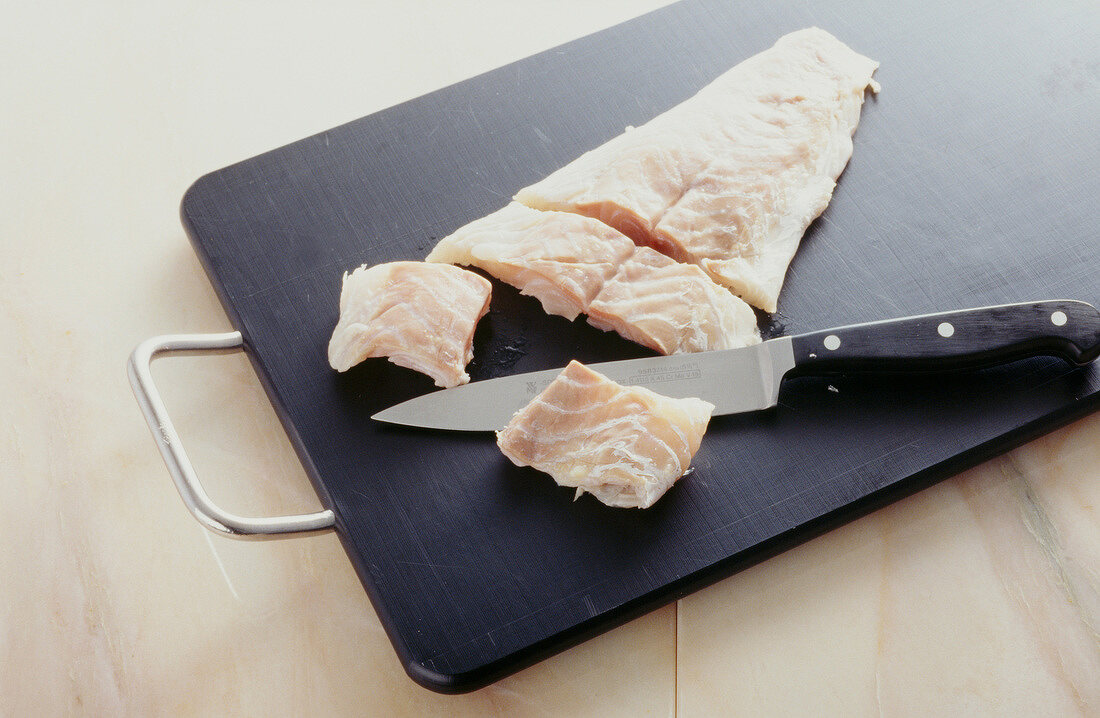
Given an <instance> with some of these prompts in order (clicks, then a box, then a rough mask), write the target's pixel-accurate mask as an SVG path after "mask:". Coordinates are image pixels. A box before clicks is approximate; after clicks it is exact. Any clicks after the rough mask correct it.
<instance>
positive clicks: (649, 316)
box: [588, 247, 760, 354]
mask: <svg viewBox="0 0 1100 718" xmlns="http://www.w3.org/2000/svg"><path fill="white" fill-rule="evenodd" d="M588 323H589V324H591V325H592V326H594V327H598V328H600V329H603V330H604V331H607V330H612V331H616V332H618V333H619V334H621V335H623V336H624V337H626V338H627V339H630V340H632V341H635V342H638V343H639V344H643V345H645V346H647V347H649V348H651V349H655V350H657V351H659V352H661V353H662V354H678V353H681V352H702V351H709V350H712V349H733V348H735V347H743V346H748V345H750V344H757V343H759V341H760V335H759V334H758V333H757V330H756V315H755V314H754V313H753V311H752V309H750V308H749V305H748V304H745V303H744V302H743V301H741V300H740V299H738V298H737V297H735V296H733V295H732V294H730V292H729V290H727V289H726V288H725V287H722V286H719V285H717V284H715V283H714V282H713V281H712V280H711V278H710V277H708V276H707V274H706V272H704V271H703V270H702V269H700V268H699V267H697V266H695V265H694V264H683V263H681V262H677V261H675V260H673V259H669V258H668V257H666V256H665V255H663V254H661V253H660V252H657V251H655V250H652V249H650V248H649V247H638V249H637V250H636V251H635V253H634V255H633V256H632V257H631V258H630V259H628V260H626V261H625V262H624V263H623V264H622V265H621V266H620V267H619V271H618V272H617V273H616V274H615V276H614V277H612V278H611V280H610V281H608V282H607V283H606V284H605V285H604V287H603V289H602V290H601V291H600V293H599V294H598V295H596V298H595V300H593V301H592V303H591V304H590V305H589V306H588Z"/></svg>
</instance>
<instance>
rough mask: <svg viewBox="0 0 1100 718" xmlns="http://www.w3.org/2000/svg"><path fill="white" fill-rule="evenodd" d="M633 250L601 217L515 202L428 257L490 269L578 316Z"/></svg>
mask: <svg viewBox="0 0 1100 718" xmlns="http://www.w3.org/2000/svg"><path fill="white" fill-rule="evenodd" d="M633 253H634V243H633V242H632V241H630V238H628V237H625V236H623V234H622V233H620V232H618V231H616V230H614V229H612V228H611V227H608V226H607V225H606V224H603V223H602V222H599V221H598V220H595V219H591V218H589V217H582V216H580V215H577V214H571V213H568V212H539V211H537V210H533V209H531V208H530V207H525V206H524V205H522V204H518V203H515V202H513V203H511V204H509V205H508V206H506V207H504V208H503V209H500V210H497V211H496V212H493V213H492V214H490V215H488V216H486V217H482V218H481V219H478V220H475V221H473V222H470V223H469V224H467V225H465V226H463V227H461V228H459V229H458V230H457V231H455V232H454V233H453V234H451V235H450V236H448V237H444V238H443V239H441V240H440V241H439V243H438V244H436V246H435V248H434V249H433V250H432V251H431V253H430V254H429V255H428V257H427V261H429V262H446V263H447V264H462V265H467V266H471V267H479V268H480V269H484V270H485V271H486V272H488V273H489V274H491V275H493V276H494V277H496V278H497V279H499V280H501V281H502V282H506V283H507V284H511V285H512V286H513V287H516V288H517V289H519V290H520V293H521V294H526V295H528V296H532V297H535V298H536V299H538V300H539V302H540V303H541V304H542V307H543V309H544V310H546V313H547V314H557V315H559V316H563V317H565V318H566V319H569V320H573V319H576V318H577V315H578V314H581V313H582V312H585V311H587V310H588V304H589V302H591V301H592V300H593V299H594V298H595V297H596V294H597V293H599V291H600V289H601V288H602V287H603V284H604V282H605V281H607V280H608V279H610V278H611V277H612V276H613V275H614V274H615V271H616V270H617V269H618V267H619V265H620V264H621V263H622V262H623V260H624V259H626V258H627V257H629V256H630V255H631V254H633Z"/></svg>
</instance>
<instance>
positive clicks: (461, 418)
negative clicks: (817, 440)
mask: <svg viewBox="0 0 1100 718" xmlns="http://www.w3.org/2000/svg"><path fill="white" fill-rule="evenodd" d="M1098 354H1100V312H1098V311H1097V310H1096V308H1095V307H1093V306H1092V305H1091V304H1088V303H1086V302H1078V301H1073V300H1053V301H1043V302H1025V303H1021V304H1002V305H998V306H992V307H980V308H977V309H964V310H961V311H954V312H942V313H939V314H922V315H920V316H914V317H905V318H902V319H888V320H885V321H879V322H868V323H866V324H852V325H849V326H844V327H837V328H834V329H825V330H822V331H817V332H810V333H809V334H798V335H795V336H789V337H778V338H776V339H769V340H767V341H765V342H761V343H759V344H755V345H753V346H750V347H744V348H739V349H721V350H717V351H709V352H699V353H695V354H673V355H671V356H658V357H648V358H644V359H627V360H624V361H612V362H602V363H597V364H589V365H588V366H589V367H590V368H592V369H594V370H595V371H598V372H600V373H601V374H603V375H605V376H607V377H608V378H609V379H612V380H613V381H616V382H618V383H619V384H623V385H627V386H644V387H647V388H649V389H652V390H653V391H655V392H657V393H658V394H664V395H665V396H671V397H675V398H683V397H689V396H694V397H699V398H701V399H706V400H707V401H709V402H711V403H712V404H714V406H715V409H714V412H713V414H714V415H715V416H719V415H722V414H736V413H740V412H745V411H758V410H761V409H767V408H769V407H772V406H775V405H776V403H778V400H779V386H780V384H781V383H782V381H783V380H784V379H786V378H789V377H793V376H804V375H830V374H841V373H849V372H929V371H949V370H959V369H975V368H980V367H985V366H990V365H993V364H1001V363H1005V362H1010V361H1014V360H1016V359H1023V358H1025V357H1030V356H1036V355H1052V356H1058V357H1062V358H1063V359H1066V360H1068V361H1070V362H1072V363H1073V364H1077V365H1084V364H1088V363H1089V362H1091V361H1092V360H1093V359H1095V358H1096V357H1097V355H1098ZM559 373H561V369H560V368H558V369H549V370H546V371H536V372H529V373H526V374H513V375H511V376H504V377H499V378H496V379H486V380H483V381H477V382H474V383H472V384H466V385H463V386H459V387H455V388H453V389H443V390H441V391H435V392H431V393H429V394H425V395H423V396H419V397H416V398H414V399H410V400H408V401H405V402H402V403H400V404H397V405H395V406H392V407H390V408H389V409H385V410H383V411H380V412H378V413H377V414H375V415H374V416H373V417H371V418H373V419H376V420H378V421H384V422H389V423H393V424H405V425H407V426H417V427H424V428H429V429H450V430H457V431H491V430H496V429H501V428H503V427H504V426H505V425H506V424H507V423H508V421H509V419H511V418H512V414H514V413H515V412H516V411H518V410H519V409H521V408H523V407H524V406H525V405H526V404H527V403H528V402H530V401H531V399H533V398H534V397H535V396H536V395H537V394H538V393H539V392H541V391H542V390H543V389H545V388H546V386H547V385H548V384H550V382H551V381H553V380H554V378H555V377H556V376H557V375H558V374H559Z"/></svg>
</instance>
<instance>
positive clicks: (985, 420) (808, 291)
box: [182, 0, 1100, 692]
mask: <svg viewBox="0 0 1100 718" xmlns="http://www.w3.org/2000/svg"><path fill="white" fill-rule="evenodd" d="M810 25H818V26H821V27H824V28H825V29H827V30H829V31H830V32H832V33H834V34H835V35H837V36H838V37H839V38H840V39H841V40H843V41H845V42H847V43H848V44H849V45H851V46H852V47H853V48H854V49H856V50H857V51H859V52H861V53H864V54H866V55H868V56H870V57H872V58H874V59H876V60H878V61H880V62H881V63H882V67H881V69H880V70H879V72H878V74H877V75H876V77H877V78H878V80H879V81H880V82H881V83H882V87H883V90H882V94H881V95H880V96H878V97H869V98H868V101H867V103H866V104H865V106H864V110H863V116H862V120H861V122H860V127H859V130H858V131H857V133H856V138H855V146H856V148H855V154H854V156H853V158H852V161H851V163H850V164H849V166H848V168H847V170H846V171H845V173H844V174H843V176H842V177H841V179H840V182H839V185H838V187H837V189H836V193H835V195H834V197H833V201H832V204H831V205H830V206H829V208H828V210H826V212H825V214H824V215H823V216H822V217H821V218H820V219H819V220H818V221H817V222H815V223H814V225H813V226H812V227H811V228H810V230H809V231H808V232H807V234H806V237H805V239H804V240H803V244H802V248H801V249H800V250H799V253H798V256H797V257H796V258H795V260H794V263H793V264H792V266H791V269H790V272H789V274H788V278H787V283H786V285H785V287H784V289H783V293H782V296H781V297H780V302H779V307H780V310H779V313H778V314H777V315H775V316H773V317H770V318H768V317H762V326H763V328H764V330H765V333H766V334H777V333H797V332H803V331H809V330H816V329H821V328H825V327H829V326H835V325H839V324H845V323H852V322H858V321H868V320H875V319H884V318H889V317H895V316H903V315H909V314H919V313H926V312H934V311H942V310H949V309H958V308H964V307H970V306H979V305H987V304H1001V303H1007V302H1014V301H1025V300H1035V299H1047V298H1074V299H1081V300H1085V301H1089V302H1093V303H1096V302H1097V301H1098V300H1100V287H1098V283H1097V280H1096V274H1095V273H1096V270H1097V268H1098V267H1100V239H1098V237H1097V233H1096V229H1095V224H1096V219H1097V202H1098V199H1100V170H1098V169H1097V168H1098V167H1100V139H1098V137H1100V135H1098V129H1100V127H1098V122H1097V118H1098V116H1100V89H1098V87H1100V48H1098V40H1097V38H1100V10H1098V9H1097V7H1096V6H1095V5H1094V4H1092V3H1090V2H1052V3H1045V4H1043V5H1042V6H1040V5H1038V4H1027V5H1021V6H1019V7H1009V6H1006V5H1005V4H1004V3H1002V2H979V3H955V2H940V3H937V2H927V1H913V2H905V3H881V2H845V3H826V2H814V3H796V2H770V1H767V0H747V1H742V2H714V1H707V0H688V1H687V2H683V3H680V4H677V5H673V6H670V7H668V8H665V9H663V10H659V11H657V12H654V13H651V14H649V15H646V16H643V17H641V18H638V19H636V20H633V21H631V22H628V23H625V24H622V25H619V26H617V27H613V28H611V29H608V30H605V31H603V32H600V33H597V34H595V35H592V36H589V37H585V38H582V39H580V40H577V41H575V42H571V43H569V44H567V45H564V46H562V47H559V48H555V49H553V50H550V51H547V52H544V53H541V54H539V55H536V56H534V57H530V58H527V59H525V60H521V61H519V62H516V63H513V64H511V65H508V66H506V67H502V68H500V69H497V70H494V71H492V72H489V73H486V74H484V75H481V76H478V77H475V78H473V79H471V80H467V81H465V82H461V83H459V84H457V85H454V86H451V87H448V88H445V89H443V90H440V91H438V92H434V93H432V94H430V95H427V96H424V97H421V98H419V99H416V100H412V101H410V102H407V103H405V104H402V105H399V106H397V107H394V108H391V109H388V110H385V111H382V112H379V113H377V114H374V115H371V116H369V117H365V118H363V119H360V120H356V121H354V122H351V123H349V124H346V125H343V126H341V127H337V128H335V129H332V130H330V131H328V132H323V133H321V134H318V135H316V136H313V137H310V138H307V139H304V140H301V141H299V142H295V143H293V144H290V145H287V146H286V147H282V148H280V149H277V150H274V151H272V152H269V153H266V154H263V155H260V156H259V157H255V158H252V159H250V160H246V161H244V162H241V163H239V164H236V165H233V166H231V167H227V168H225V169H222V170H219V171H217V172H213V173H211V174H209V175H206V176H204V177H202V178H201V179H199V180H198V181H197V182H196V183H195V184H194V186H192V187H191V188H190V190H189V191H188V192H187V194H186V196H185V198H184V200H183V206H182V216H183V222H184V225H185V226H186V228H187V231H188V232H189V234H190V236H191V238H192V240H193V241H194V244H195V248H196V250H197V251H198V253H199V255H200V256H201V257H202V259H203V261H204V263H205V266H206V268H207V270H208V272H209V273H210V277H211V280H212V282H213V284H214V286H215V287H216V288H217V291H218V292H219V294H220V296H221V298H222V301H223V303H224V305H225V307H226V309H227V311H228V312H229V315H230V316H231V318H232V320H233V322H234V324H235V325H236V327H237V328H238V329H239V330H240V331H241V332H242V333H243V335H244V338H245V342H246V346H247V349H248V352H249V354H250V356H251V357H252V359H253V361H254V364H255V366H256V370H257V372H258V374H259V375H260V378H261V380H262V381H263V383H264V384H265V386H266V388H267V390H268V393H269V394H270V397H271V400H272V402H273V403H274V405H275V407H276V409H277V410H278V412H279V414H280V416H281V417H282V420H283V422H284V424H285V426H286V428H287V431H288V433H289V434H290V438H291V440H292V441H293V443H294V445H295V447H296V448H297V450H298V453H299V455H300V457H301V459H302V462H303V464H304V465H305V467H306V470H307V471H308V473H309V475H310V476H311V478H312V480H313V482H314V485H315V486H316V489H317V492H318V494H319V495H320V497H321V500H322V502H323V503H324V504H325V505H326V506H327V507H329V508H331V509H333V511H334V512H335V514H336V517H337V530H338V532H339V535H340V538H341V540H342V541H343V543H344V546H345V547H346V549H347V552H348V555H349V556H350V557H351V560H352V562H353V563H354V564H355V568H356V570H357V571H358V573H359V575H360V577H361V578H362V580H363V584H364V586H365V587H366V589H367V592H368V594H369V595H370V598H371V600H372V602H373V603H374V606H375V608H376V610H377V611H378V614H379V616H380V617H381V619H382V623H383V624H384V625H385V627H386V630H387V631H388V633H389V635H390V638H391V640H392V641H393V644H394V647H395V648H396V650H397V652H398V654H399V655H400V658H401V660H402V661H403V662H404V664H405V665H406V667H407V670H408V671H409V674H410V675H411V676H412V678H413V679H414V680H416V681H418V682H420V683H421V684H423V685H425V686H427V687H429V688H432V689H435V690H440V691H448V692H456V691H463V690H468V689H472V688H475V687H478V686H480V685H483V684H485V683H488V682H490V681H492V680H495V679H497V678H499V677H501V676H503V675H505V674H507V673H510V672H512V671H515V670H517V669H519V668H521V667H523V666H525V665H529V664H530V663H532V662H534V661H536V660H539V659H540V658H543V657H545V656H547V655H549V654H551V653H553V652H555V651H558V650H561V649H562V648H565V647H566V646H569V645H571V644H573V643H576V642H578V641H580V640H583V639H584V638H586V637H588V636H591V635H593V634H595V633H598V632H600V631H603V630H606V629H608V628H610V627H612V626H614V625H617V624H619V623H622V622H624V621H626V620H628V619H629V618H632V617H634V616H636V615H639V614H640V613H642V612H645V611H648V610H651V609H653V608H655V607H657V606H659V605H661V604H664V603H667V602H669V601H672V600H674V599H676V598H677V597H680V596H682V595H684V594H685V593H687V592H689V591H691V590H693V589H695V588H698V587H700V586H702V585H705V584H707V583H709V582H712V581H715V580H717V579H719V578H721V577H723V576H726V575H728V574H730V573H731V572H733V571H736V570H738V569H740V568H742V567H744V566H746V565H749V564H751V563H754V562H756V561H759V560H762V559H763V558H766V557H767V556H769V555H772V554H774V553H775V552H777V551H780V550H782V549H784V548H786V547H789V546H791V545H793V544H795V543H798V542H801V541H804V540H806V539H807V538H809V537H811V536H813V535H815V534H817V533H820V532H822V531H824V530H827V529H828V528H830V527H832V526H835V525H837V524H839V523H841V522H843V521H847V520H849V519H851V518H853V517H854V516H857V515H860V514H862V513H866V512H867V511H870V510H871V509H873V508H875V507H877V506H880V505H882V504H884V503H885V502H887V501H890V500H893V499H895V498H898V497H900V496H903V495H906V494H908V493H911V492H913V491H915V490H917V489H919V488H920V487H923V486H926V485H928V484H929V483H930V482H933V481H936V480H939V479H941V478H943V477H945V476H948V475H950V474H952V473H954V472H957V471H959V470H961V469H962V468H964V467H967V466H970V465H972V464H975V463H977V462H978V461H980V460H982V459H984V458H986V457H989V456H991V455H994V454H995V453H997V452H1001V451H1004V450H1007V449H1008V448H1010V447H1012V446H1015V445H1018V444H1020V443H1022V442H1023V441H1026V440H1027V439H1028V438H1030V437H1034V436H1037V435H1039V434H1040V433H1042V432H1045V431H1048V430H1050V429H1053V428H1054V427H1056V426H1058V425H1060V424H1063V423H1065V422H1067V421H1069V420H1070V419H1072V418H1074V417H1077V416H1081V415H1083V414H1085V413H1086V412H1088V411H1090V410H1092V409H1093V408H1095V407H1096V406H1097V404H1098V397H1100V371H1098V370H1097V369H1096V368H1095V367H1087V368H1083V369H1072V368H1071V367H1069V366H1068V365H1066V364H1064V363H1062V362H1060V361H1058V360H1053V359H1033V360H1028V361H1025V362H1019V363H1016V364H1013V365H1010V366H1007V367H1002V368H998V369H992V370H987V371H981V372H977V373H969V374H958V375H953V376H946V377H943V376H941V377H923V378H893V379H891V378H877V379H865V378H859V377H855V376H847V377H838V378H833V379H828V380H817V379H799V380H797V381H793V382H789V383H788V384H787V385H785V386H784V388H783V391H782V394H781V397H780V406H779V407H778V408H777V409H775V410H771V411H769V412H764V413H758V414H752V415H742V416H736V417H723V418H719V419H716V420H715V421H713V423H712V425H711V428H710V430H709V432H708V433H707V435H706V437H705V440H704V442H703V446H702V449H701V450H700V452H699V454H698V456H697V457H696V460H695V467H696V471H695V472H694V473H693V474H692V475H690V476H689V477H688V478H686V479H685V480H683V481H681V482H680V483H679V484H677V485H676V486H675V487H673V488H672V490H670V491H669V493H668V494H667V495H666V496H665V497H664V498H663V499H662V500H661V501H660V502H658V503H657V505H656V506H655V507H653V508H651V509H648V510H645V511H637V510H622V509H611V508H608V507H605V506H603V505H601V504H599V503H597V502H596V501H595V500H593V499H592V498H591V497H585V498H582V499H581V500H579V501H577V502H573V501H572V491H571V490H570V489H565V488H559V487H557V486H556V485H555V484H554V483H553V481H551V480H550V479H549V478H548V477H546V476H544V475H542V474H538V473H536V472H534V471H532V470H530V469H518V468H515V467H513V466H512V465H511V464H510V463H509V462H508V461H507V460H506V459H505V458H504V457H503V456H502V455H500V453H499V452H498V450H497V448H496V446H495V444H494V440H493V437H492V435H490V434H462V433H443V432H430V431H418V430H411V429H400V428H394V427H390V426H383V425H378V424H375V423H373V422H371V420H370V419H369V417H370V415H371V414H372V413H373V412H375V411H378V410H379V409H382V408H384V407H387V406H389V405H391V404H394V403H396V402H399V401H402V400H405V399H408V398H410V397H413V396H416V395H419V394H422V393H424V392H427V391H429V390H432V389H433V387H432V384H431V381H430V380H429V379H427V378H426V377H423V376H420V375H418V374H414V373H413V372H411V371H408V370H406V369H401V368H398V367H395V366H393V365H392V364H389V363H388V362H385V361H383V360H370V361H368V362H366V363H364V364H363V365H360V366H359V367H358V368H356V369H353V370H352V371H350V372H348V373H347V374H346V375H337V374H336V373H335V372H333V371H332V370H331V369H329V367H328V364H327V362H326V355H325V351H326V344H327V341H328V338H329V335H330V333H331V331H332V328H333V326H334V324H335V322H336V317H337V300H338V296H339V290H340V277H341V274H342V272H344V271H345V270H350V269H352V268H354V267H356V266H358V265H359V264H361V263H363V262H369V263H378V262H385V261H390V260H397V259H420V258H423V257H424V255H425V254H427V252H428V251H429V249H430V248H431V247H432V245H433V244H434V242H435V240H437V239H438V238H440V237H443V236H445V235H446V234H448V233H449V232H451V231H452V230H454V229H455V228H457V227H459V226H460V225H462V224H464V223H466V222H468V221H470V220H473V219H475V218H477V217H480V216H482V215H485V214H487V213H488V212H490V211H492V210H495V209H497V208H498V207H500V206H502V205H503V204H504V203H505V202H506V201H507V199H508V197H510V196H511V195H512V193H513V192H515V191H516V190H517V189H519V188H520V187H523V186H524V185H527V184H529V183H531V182H533V181H535V180H538V179H540V178H541V177H543V176H545V175H546V174H548V173H549V172H551V171H552V170H554V169H556V168H557V167H559V166H561V165H563V164H565V163H566V162H568V161H570V160H572V159H573V158H574V157H576V156H577V155H579V154H580V153H582V152H583V151H585V150H588V149H590V148H592V147H595V146H596V145H599V144H600V143H602V142H604V141H605V140H607V139H609V138H610V137H612V136H614V135H616V134H618V133H620V132H621V131H622V130H623V128H624V127H625V126H627V125H638V124H641V123H643V122H645V121H646V120H648V119H650V118H651V117H653V116H654V115H656V114H657V113H659V112H660V111H662V110H665V109H666V108H668V107H670V106H672V105H673V104H675V103H677V102H679V101H680V100H683V99H685V98H687V97H689V96H690V95H692V94H694V93H695V92H696V91H697V90H698V89H699V88H700V87H702V86H703V85H705V84H706V83H707V82H708V81H710V80H711V79H713V78H714V77H716V76H717V75H718V74H720V73H721V72H722V71H724V70H726V69H727V68H729V67H731V66H732V65H734V64H736V63H738V62H739V61H741V60H743V59H745V58H747V57H749V56H750V55H752V54H754V53H757V52H759V51H761V50H764V49H765V48H767V47H769V46H771V45H772V44H773V43H774V42H775V40H776V39H777V38H778V37H779V36H780V35H782V34H784V33H786V32H790V31H792V30H796V29H799V28H803V27H807V26H810ZM349 84H350V85H354V84H355V78H354V77H351V78H349ZM493 292H494V296H493V303H492V310H491V312H490V313H489V315H488V316H486V318H485V319H483V320H482V322H481V325H480V327H479V329H478V331H477V335H476V339H475V352H476V353H475V360H474V362H473V364H472V365H471V367H470V374H471V375H472V376H473V378H474V380H478V379H484V378H489V377H494V376H499V375H502V374H508V373H513V372H522V371H532V370H536V369H544V368H550V367H554V366H561V365H564V364H565V363H566V362H567V361H568V360H569V359H571V358H577V359H580V360H581V361H599V360H608V359H617V358H626V357H635V356H644V355H646V354H647V351H646V350H644V349H641V348H639V347H637V346H635V345H632V344H630V343H628V342H626V341H624V340H621V339H619V338H618V337H616V336H613V335H608V334H604V333H601V332H599V331H597V330H595V329H593V328H591V327H589V326H587V325H586V324H585V323H584V322H583V319H581V320H578V321H576V322H573V323H570V322H567V321H566V320H564V319H562V318H560V317H550V316H546V315H544V314H543V313H542V311H541V310H540V308H539V306H538V303H537V302H536V301H534V300H532V299H529V298H526V297H520V296H519V295H518V293H517V292H516V291H515V290H513V289H511V288H510V287H507V286H504V285H501V284H500V283H498V282H494V287H493ZM761 590H763V591H767V590H769V589H768V587H766V586H762V587H761ZM622 658H623V660H624V661H625V660H629V657H628V656H623V657H622Z"/></svg>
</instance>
